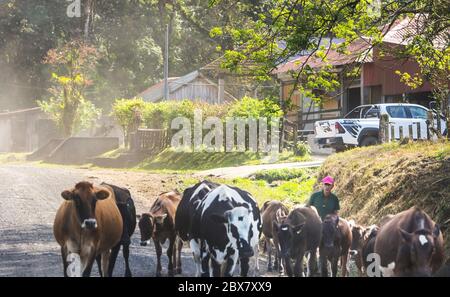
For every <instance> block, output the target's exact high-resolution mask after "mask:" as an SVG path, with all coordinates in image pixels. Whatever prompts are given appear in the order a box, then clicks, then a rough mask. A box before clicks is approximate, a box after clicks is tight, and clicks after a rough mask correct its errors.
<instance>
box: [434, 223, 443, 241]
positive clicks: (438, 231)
mask: <svg viewBox="0 0 450 297" xmlns="http://www.w3.org/2000/svg"><path fill="white" fill-rule="evenodd" d="M440 233H441V230H440V228H439V225H438V224H435V225H434V229H433V236H434V237H435V238H436V237H438V236H439V234H440Z"/></svg>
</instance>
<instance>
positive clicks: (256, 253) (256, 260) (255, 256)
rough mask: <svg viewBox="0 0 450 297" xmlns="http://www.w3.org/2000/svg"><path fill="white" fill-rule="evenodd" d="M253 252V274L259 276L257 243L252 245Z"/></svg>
mask: <svg viewBox="0 0 450 297" xmlns="http://www.w3.org/2000/svg"><path fill="white" fill-rule="evenodd" d="M253 253H254V256H253V257H252V259H253V262H254V263H253V264H252V267H253V276H255V277H256V276H259V244H258V243H257V244H256V245H255V246H254V247H253Z"/></svg>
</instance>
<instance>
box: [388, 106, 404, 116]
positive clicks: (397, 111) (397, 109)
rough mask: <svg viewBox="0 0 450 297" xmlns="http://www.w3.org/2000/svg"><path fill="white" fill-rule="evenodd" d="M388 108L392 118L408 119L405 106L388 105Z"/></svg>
mask: <svg viewBox="0 0 450 297" xmlns="http://www.w3.org/2000/svg"><path fill="white" fill-rule="evenodd" d="M386 110H387V112H388V114H389V116H390V117H391V118H397V119H406V118H408V116H407V114H406V109H405V107H404V106H388V107H386Z"/></svg>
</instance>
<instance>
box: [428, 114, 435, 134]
mask: <svg viewBox="0 0 450 297" xmlns="http://www.w3.org/2000/svg"><path fill="white" fill-rule="evenodd" d="M433 129H434V120H433V112H432V111H431V110H429V111H428V112H427V139H428V140H430V139H431V137H432V133H433Z"/></svg>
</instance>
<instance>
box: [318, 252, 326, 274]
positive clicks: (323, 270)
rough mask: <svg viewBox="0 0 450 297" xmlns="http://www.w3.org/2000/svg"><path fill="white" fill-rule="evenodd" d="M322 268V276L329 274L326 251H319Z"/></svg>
mask: <svg viewBox="0 0 450 297" xmlns="http://www.w3.org/2000/svg"><path fill="white" fill-rule="evenodd" d="M319 262H320V270H321V274H322V277H327V276H328V257H327V255H325V253H324V252H320V253H319Z"/></svg>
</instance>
